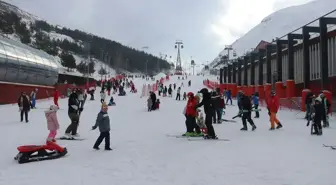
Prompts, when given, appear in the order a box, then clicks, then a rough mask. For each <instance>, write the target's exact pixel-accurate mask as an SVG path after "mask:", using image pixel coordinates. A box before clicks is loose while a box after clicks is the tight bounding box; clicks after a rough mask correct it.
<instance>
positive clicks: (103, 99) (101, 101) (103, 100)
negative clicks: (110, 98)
mask: <svg viewBox="0 0 336 185" xmlns="http://www.w3.org/2000/svg"><path fill="white" fill-rule="evenodd" d="M105 98H106V94H105V92H104V90H102V91H100V103H104V102H105Z"/></svg>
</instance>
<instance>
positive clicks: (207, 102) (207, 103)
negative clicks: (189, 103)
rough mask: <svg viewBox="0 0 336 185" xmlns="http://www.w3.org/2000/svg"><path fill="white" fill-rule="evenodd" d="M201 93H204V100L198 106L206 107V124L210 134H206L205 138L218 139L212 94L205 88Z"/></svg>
mask: <svg viewBox="0 0 336 185" xmlns="http://www.w3.org/2000/svg"><path fill="white" fill-rule="evenodd" d="M200 93H202V97H203V98H202V101H201V103H199V104H197V106H196V108H198V107H202V106H203V107H204V113H205V125H206V126H207V128H208V135H207V136H204V138H205V139H218V137H217V136H216V133H215V129H214V128H213V126H212V117H213V115H214V113H215V110H214V107H213V101H212V99H211V94H210V92H209V91H208V89H206V88H203V89H202V90H201V91H200Z"/></svg>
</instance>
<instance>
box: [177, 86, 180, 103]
mask: <svg viewBox="0 0 336 185" xmlns="http://www.w3.org/2000/svg"><path fill="white" fill-rule="evenodd" d="M176 100H179V101H180V100H181V87H179V88H177V92H176Z"/></svg>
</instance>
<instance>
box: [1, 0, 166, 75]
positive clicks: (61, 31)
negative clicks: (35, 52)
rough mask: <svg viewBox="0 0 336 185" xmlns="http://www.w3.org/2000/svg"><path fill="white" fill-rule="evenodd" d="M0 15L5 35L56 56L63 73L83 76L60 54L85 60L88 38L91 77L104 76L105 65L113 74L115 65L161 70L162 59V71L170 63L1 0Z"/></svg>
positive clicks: (138, 69) (134, 68)
mask: <svg viewBox="0 0 336 185" xmlns="http://www.w3.org/2000/svg"><path fill="white" fill-rule="evenodd" d="M0 17H1V19H0V24H1V25H0V32H1V34H2V35H3V36H5V37H7V38H9V39H12V40H15V41H17V42H21V43H24V44H26V45H29V46H31V47H34V48H37V49H40V50H43V51H45V52H47V53H48V54H50V55H52V56H54V57H55V59H56V61H58V66H59V68H60V71H59V72H60V73H68V74H69V73H70V74H73V75H79V76H83V74H82V73H80V72H79V71H78V70H77V69H73V70H70V71H71V72H69V70H67V68H65V67H63V66H62V64H61V59H60V56H61V54H62V53H63V52H65V53H68V54H70V55H72V56H73V57H74V58H75V59H76V65H78V64H79V63H81V62H85V61H86V60H87V59H86V58H87V54H88V50H87V48H86V47H85V45H87V44H86V43H88V42H90V44H91V45H92V46H94V47H91V48H90V55H91V59H93V62H94V63H95V72H94V73H93V74H91V77H93V78H95V79H100V78H101V75H99V74H98V71H99V70H100V69H101V68H102V67H103V68H105V70H106V71H107V72H108V73H109V74H110V75H112V76H113V75H115V74H116V70H114V69H113V68H115V69H118V70H119V71H118V73H119V72H125V73H129V72H128V71H132V72H136V73H142V72H143V71H147V70H148V72H149V73H152V72H153V71H156V70H157V62H159V63H160V67H161V70H162V71H163V70H165V69H169V67H170V64H169V63H168V62H167V61H166V60H162V59H160V58H158V57H156V56H153V55H151V54H147V53H144V52H142V51H139V50H136V49H134V48H130V47H127V46H124V45H122V44H121V43H118V42H115V41H112V40H108V39H105V38H102V37H99V36H96V35H93V34H90V33H86V32H83V31H80V30H72V29H69V28H65V27H62V26H60V25H52V24H50V23H49V22H48V21H45V20H43V19H41V18H39V17H37V16H35V15H32V14H30V13H28V12H26V11H24V10H21V9H20V8H19V7H17V6H14V5H11V4H9V3H7V2H4V1H1V0H0ZM90 38H91V39H90ZM102 52H103V53H104V55H102ZM107 54H108V56H107ZM102 57H104V60H105V61H104V62H103V61H101V60H99V59H101V58H102ZM107 59H109V61H107ZM147 60H148V61H149V62H148V65H146V66H147V68H148V69H145V67H144V66H145V65H144V62H143V61H147Z"/></svg>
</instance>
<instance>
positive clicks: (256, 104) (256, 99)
mask: <svg viewBox="0 0 336 185" xmlns="http://www.w3.org/2000/svg"><path fill="white" fill-rule="evenodd" d="M252 100H253V105H254V109H256V111H255V112H256V115H255V117H254V118H259V111H258V110H257V109H258V107H259V93H258V92H255V93H254V94H253V97H252Z"/></svg>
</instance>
